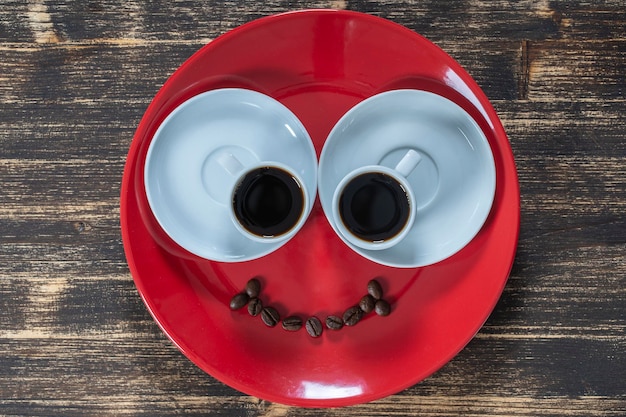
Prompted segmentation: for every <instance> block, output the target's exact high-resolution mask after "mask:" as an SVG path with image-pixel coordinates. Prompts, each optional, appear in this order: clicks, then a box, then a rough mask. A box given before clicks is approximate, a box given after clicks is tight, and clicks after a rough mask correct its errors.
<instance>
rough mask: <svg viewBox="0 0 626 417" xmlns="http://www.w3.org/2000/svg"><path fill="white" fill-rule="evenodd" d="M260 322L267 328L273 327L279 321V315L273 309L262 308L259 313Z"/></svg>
mask: <svg viewBox="0 0 626 417" xmlns="http://www.w3.org/2000/svg"><path fill="white" fill-rule="evenodd" d="M261 320H263V323H265V324H266V325H267V326H269V327H274V326H276V325H277V324H278V322H279V321H280V315H279V314H278V311H276V309H275V308H274V307H264V308H263V311H261Z"/></svg>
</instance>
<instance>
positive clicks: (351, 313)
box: [343, 306, 364, 326]
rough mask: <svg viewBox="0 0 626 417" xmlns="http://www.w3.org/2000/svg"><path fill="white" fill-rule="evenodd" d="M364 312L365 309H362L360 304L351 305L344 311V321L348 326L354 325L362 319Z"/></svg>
mask: <svg viewBox="0 0 626 417" xmlns="http://www.w3.org/2000/svg"><path fill="white" fill-rule="evenodd" d="M363 314H364V313H363V310H361V307H359V306H354V307H350V308H349V309H347V310H346V312H345V313H343V323H344V324H345V325H346V326H354V325H355V324H357V323H358V322H359V321H361V319H362V318H363Z"/></svg>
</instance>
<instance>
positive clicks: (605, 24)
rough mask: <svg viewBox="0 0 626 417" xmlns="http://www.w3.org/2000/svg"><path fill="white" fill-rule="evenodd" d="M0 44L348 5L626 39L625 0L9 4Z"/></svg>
mask: <svg viewBox="0 0 626 417" xmlns="http://www.w3.org/2000/svg"><path fill="white" fill-rule="evenodd" d="M3 3H4V4H3V10H2V11H0V22H2V23H1V24H0V42H2V41H4V42H36V43H58V42H74V41H82V40H86V39H92V40H93V39H129V40H134V39H145V40H158V41H170V40H194V39H210V38H215V37H216V36H219V35H220V34H222V33H224V32H226V31H228V30H230V29H233V28H235V27H237V26H239V25H241V24H243V23H246V22H249V21H251V20H254V19H257V18H259V17H262V16H268V15H271V14H275V13H281V12H285V11H288V10H293V9H300V8H336V9H350V10H355V11H360V12H365V13H370V14H374V15H378V16H381V17H384V18H387V19H390V20H392V21H395V22H397V23H400V24H403V25H405V26H407V27H409V28H411V29H413V30H416V31H417V32H419V33H422V34H424V35H425V36H426V37H429V38H431V39H434V40H437V41H438V40H442V39H449V40H452V39H454V40H457V41H462V40H467V39H477V38H491V39H499V38H502V37H508V38H510V39H517V40H523V39H530V40H539V39H560V38H575V39H589V38H595V37H601V38H604V39H608V38H623V35H624V31H625V30H626V12H625V11H624V4H623V2H621V1H620V0H605V1H600V2H593V3H589V2H583V1H568V2H546V1H520V2H515V3H511V2H507V1H472V2H468V1H459V2H446V3H442V2H436V1H427V2H414V1H399V2H394V3H389V2H380V1H371V0H363V1H359V0H351V1H345V0H339V1H308V2H297V3H289V2H287V3H286V2H283V1H276V0H273V1H266V2H257V3H245V4H243V3H239V2H221V1H207V2H202V3H197V4H194V3H190V2H182V1H176V2H166V1H163V0H161V1H151V2H143V1H137V0H133V1H121V0H106V1H98V2H95V1H90V2H76V1H66V2H55V3H48V2H43V1H41V0H39V1H30V2H28V3H25V2H18V1H8V0H5V1H4V2H3Z"/></svg>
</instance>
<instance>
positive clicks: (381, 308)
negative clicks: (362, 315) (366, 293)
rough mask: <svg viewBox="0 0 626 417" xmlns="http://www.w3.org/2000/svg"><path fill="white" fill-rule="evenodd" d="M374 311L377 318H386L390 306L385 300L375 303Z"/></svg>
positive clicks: (389, 311)
mask: <svg viewBox="0 0 626 417" xmlns="http://www.w3.org/2000/svg"><path fill="white" fill-rule="evenodd" d="M374 309H375V310H376V314H378V315H379V316H388V315H389V313H391V306H390V305H389V303H388V302H387V301H385V300H378V301H376V306H375V307H374Z"/></svg>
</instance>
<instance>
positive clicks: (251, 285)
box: [246, 278, 261, 298]
mask: <svg viewBox="0 0 626 417" xmlns="http://www.w3.org/2000/svg"><path fill="white" fill-rule="evenodd" d="M260 293H261V282H259V280H258V279H256V278H252V279H251V280H250V281H248V283H247V284H246V294H248V295H249V296H250V298H255V297H258V296H259V294H260Z"/></svg>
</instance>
